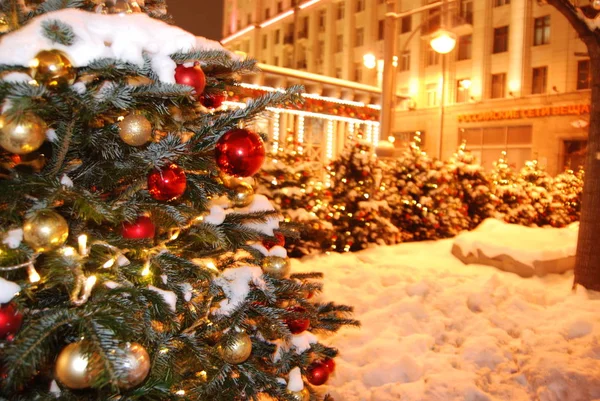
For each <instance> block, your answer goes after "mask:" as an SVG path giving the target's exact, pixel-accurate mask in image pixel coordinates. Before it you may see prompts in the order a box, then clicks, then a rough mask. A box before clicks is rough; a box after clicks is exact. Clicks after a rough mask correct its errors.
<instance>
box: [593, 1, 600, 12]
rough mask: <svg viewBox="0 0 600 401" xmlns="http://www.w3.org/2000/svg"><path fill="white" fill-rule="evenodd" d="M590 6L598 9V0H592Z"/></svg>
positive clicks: (599, 2)
mask: <svg viewBox="0 0 600 401" xmlns="http://www.w3.org/2000/svg"><path fill="white" fill-rule="evenodd" d="M592 8H593V9H594V10H600V0H592Z"/></svg>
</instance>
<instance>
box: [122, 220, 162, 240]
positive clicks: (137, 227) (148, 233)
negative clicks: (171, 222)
mask: <svg viewBox="0 0 600 401" xmlns="http://www.w3.org/2000/svg"><path fill="white" fill-rule="evenodd" d="M155 232H156V227H155V226H154V223H153V222H152V220H151V219H150V217H148V216H140V217H138V218H137V220H136V221H134V222H133V223H127V222H125V223H123V228H122V230H121V235H123V238H127V239H146V238H154V234H155Z"/></svg>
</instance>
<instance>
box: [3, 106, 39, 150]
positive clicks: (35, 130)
mask: <svg viewBox="0 0 600 401" xmlns="http://www.w3.org/2000/svg"><path fill="white" fill-rule="evenodd" d="M45 140H46V123H45V122H44V121H43V120H42V119H41V118H39V117H38V116H36V115H35V114H31V113H26V114H25V115H23V116H22V117H21V118H19V119H9V118H7V117H6V116H0V146H2V147H3V148H4V149H6V150H8V151H9V152H12V153H16V154H18V155H25V154H27V153H31V152H33V151H35V150H37V149H39V147H40V146H42V144H43V143H44V141H45Z"/></svg>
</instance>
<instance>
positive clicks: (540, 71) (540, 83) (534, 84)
mask: <svg viewBox="0 0 600 401" xmlns="http://www.w3.org/2000/svg"><path fill="white" fill-rule="evenodd" d="M547 84H548V67H545V66H544V67H536V68H534V69H533V77H532V80H531V93H532V94H541V93H546V89H547Z"/></svg>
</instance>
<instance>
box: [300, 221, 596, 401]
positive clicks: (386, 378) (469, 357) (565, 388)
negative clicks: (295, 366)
mask: <svg viewBox="0 0 600 401" xmlns="http://www.w3.org/2000/svg"><path fill="white" fill-rule="evenodd" d="M526 232H529V231H526ZM507 234H509V233H507ZM510 235H513V234H512V233H510ZM519 235H523V234H522V233H521V234H519ZM540 235H546V234H543V233H541V234H540ZM547 235H549V236H551V235H554V234H550V233H547ZM518 239H520V240H522V241H523V242H528V241H532V239H530V238H517V240H518ZM500 240H501V238H500ZM504 240H505V241H507V242H509V240H508V239H504ZM451 248H452V240H444V241H439V242H420V243H406V244H400V245H395V246H390V247H379V248H374V249H369V250H366V251H362V252H359V253H355V254H332V255H329V256H319V257H307V258H305V259H303V260H300V261H298V260H292V264H293V266H292V268H293V269H294V272H298V273H301V272H309V271H322V272H324V273H325V281H324V285H325V288H324V293H323V294H322V295H321V296H320V297H321V299H317V300H319V301H329V300H333V301H335V302H339V303H344V304H349V305H354V306H355V308H356V315H355V317H356V318H357V319H359V320H360V321H361V323H362V327H361V328H360V329H357V328H344V329H342V330H340V332H338V333H336V334H335V335H333V336H330V337H327V338H323V342H325V343H327V344H331V345H333V346H335V347H337V348H339V350H340V355H339V356H338V357H337V358H336V365H337V368H336V372H335V374H334V375H333V377H332V378H330V380H329V382H328V383H327V384H328V385H327V386H324V387H326V388H324V389H323V391H326V392H329V393H331V395H332V396H333V397H334V398H335V399H336V400H344V401H396V400H402V401H506V400H511V401H531V400H538V401H590V400H595V399H600V374H599V373H598V372H600V324H599V321H598V312H597V311H598V309H599V308H600V299H596V298H594V297H592V296H590V294H588V293H587V292H586V291H584V290H581V289H578V291H577V292H576V293H573V292H572V291H571V287H572V283H573V276H572V273H566V274H564V275H560V276H559V275H550V276H546V277H532V278H522V277H519V276H517V275H514V274H509V273H506V272H502V271H499V270H497V269H495V268H492V267H489V266H480V265H464V264H463V263H462V262H460V261H459V260H458V259H456V258H454V257H453V256H452V254H451Z"/></svg>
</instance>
